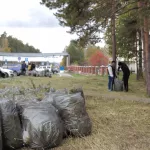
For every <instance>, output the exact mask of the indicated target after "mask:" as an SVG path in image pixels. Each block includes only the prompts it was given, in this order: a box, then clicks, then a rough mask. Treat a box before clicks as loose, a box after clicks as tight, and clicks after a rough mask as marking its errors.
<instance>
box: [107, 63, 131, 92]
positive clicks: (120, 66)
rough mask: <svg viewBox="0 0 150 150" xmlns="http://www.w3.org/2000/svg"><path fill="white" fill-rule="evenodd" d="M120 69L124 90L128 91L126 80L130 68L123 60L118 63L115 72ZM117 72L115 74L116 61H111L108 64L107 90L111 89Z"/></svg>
mask: <svg viewBox="0 0 150 150" xmlns="http://www.w3.org/2000/svg"><path fill="white" fill-rule="evenodd" d="M120 69H121V70H122V72H123V78H122V81H123V83H124V90H125V91H126V92H128V80H129V76H130V70H129V68H128V66H127V65H126V64H125V63H124V62H119V63H118V69H117V74H119V71H120ZM117 74H116V62H115V61H112V62H111V63H109V65H108V90H109V91H113V89H114V80H115V78H117Z"/></svg>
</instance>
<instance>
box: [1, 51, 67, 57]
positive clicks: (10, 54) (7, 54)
mask: <svg viewBox="0 0 150 150" xmlns="http://www.w3.org/2000/svg"><path fill="white" fill-rule="evenodd" d="M68 55H69V54H68V53H67V52H63V53H5V52H0V56H11V57H49V56H68Z"/></svg>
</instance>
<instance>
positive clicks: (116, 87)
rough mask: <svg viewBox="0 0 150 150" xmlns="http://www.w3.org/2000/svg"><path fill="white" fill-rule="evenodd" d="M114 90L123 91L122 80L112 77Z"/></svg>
mask: <svg viewBox="0 0 150 150" xmlns="http://www.w3.org/2000/svg"><path fill="white" fill-rule="evenodd" d="M114 91H123V81H121V80H119V79H118V78H115V79H114Z"/></svg>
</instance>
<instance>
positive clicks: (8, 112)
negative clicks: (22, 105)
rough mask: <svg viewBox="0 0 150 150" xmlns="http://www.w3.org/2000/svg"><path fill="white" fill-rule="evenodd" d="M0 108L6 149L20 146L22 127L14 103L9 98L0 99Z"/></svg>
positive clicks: (21, 143) (21, 142)
mask: <svg viewBox="0 0 150 150" xmlns="http://www.w3.org/2000/svg"><path fill="white" fill-rule="evenodd" d="M0 110H1V114H2V131H3V140H4V147H5V148H6V149H17V148H20V147H22V145H23V139H22V129H21V124H20V120H19V116H18V112H17V109H16V105H15V103H14V102H12V101H9V100H1V101H0Z"/></svg>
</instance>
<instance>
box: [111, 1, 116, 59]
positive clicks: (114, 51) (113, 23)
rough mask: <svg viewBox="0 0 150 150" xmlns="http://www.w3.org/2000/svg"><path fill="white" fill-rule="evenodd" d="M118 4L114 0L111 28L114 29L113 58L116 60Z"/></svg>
mask: <svg viewBox="0 0 150 150" xmlns="http://www.w3.org/2000/svg"><path fill="white" fill-rule="evenodd" d="M115 12H116V6H115V0H112V17H111V29H112V58H113V61H116V13H115Z"/></svg>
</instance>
